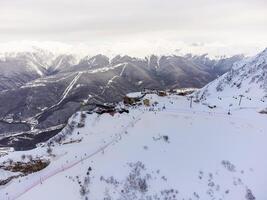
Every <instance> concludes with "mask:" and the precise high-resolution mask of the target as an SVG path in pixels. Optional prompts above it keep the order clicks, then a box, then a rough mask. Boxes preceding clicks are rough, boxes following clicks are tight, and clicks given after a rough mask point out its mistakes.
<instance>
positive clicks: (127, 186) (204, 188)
mask: <svg viewBox="0 0 267 200" xmlns="http://www.w3.org/2000/svg"><path fill="white" fill-rule="evenodd" d="M266 52H267V51H264V52H262V53H261V54H259V55H258V56H256V57H254V59H252V60H249V61H248V60H244V61H242V64H236V67H234V68H233V69H232V70H231V71H230V72H229V73H226V74H225V75H223V76H222V77H220V78H218V79H216V80H215V81H213V82H211V83H210V84H208V85H207V86H205V87H204V88H202V89H200V90H198V91H196V92H195V93H194V94H193V95H192V97H193V100H194V101H193V102H192V107H190V98H189V97H182V96H177V95H168V96H165V97H160V96H157V95H156V94H147V95H146V97H145V98H146V99H149V102H150V106H145V105H140V106H132V107H125V106H124V105H123V104H122V103H120V104H118V105H117V108H118V109H121V108H125V109H128V110H129V113H122V114H119V113H115V114H112V115H110V114H102V115H98V114H96V113H93V114H89V113H88V114H87V113H86V112H78V113H75V114H74V115H73V116H72V117H71V118H70V119H69V123H68V126H66V127H65V128H64V129H63V130H62V132H61V133H59V134H58V135H57V136H55V137H54V138H52V139H50V140H49V141H48V142H47V143H44V144H40V145H38V147H37V148H36V149H33V150H31V151H25V152H8V155H6V156H3V157H1V158H0V163H2V162H4V161H7V159H9V158H11V159H13V160H15V161H20V160H21V156H22V154H25V155H32V156H33V157H41V158H46V159H50V161H51V163H50V165H49V166H48V167H46V168H45V169H43V170H41V171H39V172H37V173H33V174H30V175H27V176H25V177H20V178H17V179H15V180H12V181H11V182H10V183H9V184H7V185H5V186H1V188H0V199H9V200H17V199H18V200H31V199H38V200H46V199H51V200H58V199H65V200H80V199H84V200H87V199H94V200H103V199H104V200H109V199H114V200H122V199H124V200H125V199H140V200H141V199H146V200H165V199H169V200H176V199H191V200H198V199H204V200H222V199H224V200H237V199H238V200H254V199H257V200H266V199H267V193H266V189H265V186H266V184H267V182H266V180H267V160H266V152H267V145H266V142H267V135H266V134H267V123H266V116H267V115H266V114H260V112H259V111H262V110H263V109H266V108H267V105H266V102H265V101H266V94H267V93H266V91H267V90H266V88H267V87H266V74H267V72H266V69H267V67H266V58H267V55H266V54H267V53H266ZM238 65H240V66H238ZM125 66H126V65H124V67H125ZM116 67H123V65H121V64H120V65H117V66H116V65H115V66H113V68H116ZM124 67H123V68H122V73H123V70H124ZM110 69H111V67H109V68H103V69H97V71H105V70H110ZM88 72H89V73H94V72H95V70H91V71H88ZM117 77H118V76H114V77H113V78H111V79H110V80H109V81H108V82H107V85H106V86H105V87H104V88H103V92H104V91H105V90H106V89H108V87H109V85H110V84H112V82H113V81H114V79H115V78H117ZM78 78H79V74H77V76H76V77H75V78H74V79H73V81H72V82H71V84H70V85H69V87H68V88H67V89H66V92H65V93H64V95H63V98H64V96H66V95H67V94H68V91H69V90H70V89H71V88H72V87H73V86H74V85H75V83H76V81H77V79H78ZM241 95H242V96H241ZM127 96H129V97H140V96H141V93H140V92H137V93H131V94H128V95H127ZM141 102H142V101H141ZM83 125H84V126H83ZM71 127H74V128H73V129H72V128H71ZM50 143H51V144H53V145H52V148H53V151H52V154H53V155H49V154H48V153H47V148H48V144H50ZM0 173H1V176H0V178H8V177H10V176H12V174H9V173H6V172H0Z"/></svg>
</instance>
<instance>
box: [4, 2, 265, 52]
mask: <svg viewBox="0 0 267 200" xmlns="http://www.w3.org/2000/svg"><path fill="white" fill-rule="evenodd" d="M0 13H1V15H0V42H2V43H3V42H4V43H6V42H11V41H21V40H28V41H43V42H44V41H59V42H62V43H68V44H76V43H84V44H86V45H89V46H90V45H94V48H97V49H101V48H103V47H105V46H112V45H111V44H113V46H117V47H118V48H121V46H123V45H122V44H125V43H127V45H125V46H128V48H129V49H134V48H137V47H136V44H139V49H140V48H143V49H148V50H149V47H148V46H146V45H152V46H151V48H152V47H153V48H154V49H155V48H156V47H155V44H157V46H160V47H157V48H163V49H165V46H168V47H169V46H172V44H175V45H176V47H175V49H177V48H180V47H179V46H177V44H179V43H181V42H182V43H185V44H187V45H186V46H190V45H189V44H191V48H196V47H199V48H200V46H203V45H201V44H206V43H209V44H214V43H223V44H234V43H236V45H239V44H243V45H246V46H254V47H253V48H255V47H258V46H259V44H260V45H262V46H263V45H266V42H265V41H266V35H267V26H266V24H267V3H266V0H224V1H217V0H187V1H185V0H165V1H162V0H108V1H107V0H12V1H7V0H0ZM251 43H253V44H254V45H251ZM118 44H120V45H118ZM204 46H205V45H204ZM112 49H113V48H112ZM121 49H122V48H121Z"/></svg>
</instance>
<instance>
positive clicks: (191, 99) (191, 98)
mask: <svg viewBox="0 0 267 200" xmlns="http://www.w3.org/2000/svg"><path fill="white" fill-rule="evenodd" d="M189 98H190V108H192V102H193V96H190V97H189Z"/></svg>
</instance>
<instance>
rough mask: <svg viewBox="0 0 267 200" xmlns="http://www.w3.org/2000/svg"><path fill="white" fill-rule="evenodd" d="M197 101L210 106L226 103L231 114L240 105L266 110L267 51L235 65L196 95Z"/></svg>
mask: <svg viewBox="0 0 267 200" xmlns="http://www.w3.org/2000/svg"><path fill="white" fill-rule="evenodd" d="M195 97H196V99H197V100H200V101H202V102H206V103H208V104H210V105H216V104H218V103H219V102H224V104H225V106H226V107H228V108H229V109H230V110H231V108H232V106H233V104H236V103H238V104H240V106H241V107H244V108H255V107H257V106H258V105H261V107H262V109H265V108H266V107H267V106H266V103H265V102H266V100H267V99H266V98H267V49H265V50H264V51H263V52H261V53H259V54H258V55H256V56H254V57H252V58H248V59H244V60H242V61H240V62H237V63H235V64H234V66H233V68H232V69H231V70H230V71H229V72H227V73H225V74H224V75H223V76H221V77H220V78H218V79H216V80H214V81H212V82H211V83H209V84H208V85H207V86H205V87H204V88H202V89H201V90H199V91H198V92H196V94H195Z"/></svg>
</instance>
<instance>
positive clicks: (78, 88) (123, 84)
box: [0, 49, 242, 149]
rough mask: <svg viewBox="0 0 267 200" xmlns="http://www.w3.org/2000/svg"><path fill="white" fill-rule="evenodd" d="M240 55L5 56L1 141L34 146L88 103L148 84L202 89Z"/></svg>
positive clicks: (38, 51)
mask: <svg viewBox="0 0 267 200" xmlns="http://www.w3.org/2000/svg"><path fill="white" fill-rule="evenodd" d="M241 58H242V57H241V56H235V57H232V58H223V59H222V60H216V61H215V60H213V61H212V60H211V59H209V58H208V57H207V56H201V57H196V56H193V57H192V56H191V57H189V56H186V57H181V56H176V55H171V56H156V55H151V56H148V57H146V58H135V57H130V56H127V55H126V56H119V55H118V56H115V57H114V58H108V57H107V56H105V55H96V56H86V57H84V58H82V59H77V57H76V56H74V55H64V54H62V55H56V54H53V53H51V52H49V51H44V50H41V49H36V50H35V51H31V52H21V53H16V54H5V55H4V56H2V58H1V61H0V69H1V71H0V93H1V95H0V102H1V104H0V135H1V137H0V145H2V146H6V145H9V146H13V147H15V148H19V149H26V148H27V149H28V148H33V147H34V146H35V144H36V143H38V142H40V141H42V140H44V139H48V138H49V137H52V136H53V135H55V134H56V133H57V132H59V131H60V130H61V129H62V127H63V126H64V125H65V124H66V123H67V120H68V119H69V117H70V116H72V115H73V113H75V112H76V111H77V110H79V108H80V106H81V104H82V103H83V102H85V101H86V102H87V101H89V102H90V103H91V104H93V103H96V102H98V103H104V102H118V101H120V100H121V98H122V97H123V96H124V95H125V94H127V93H129V92H134V91H141V90H142V89H144V88H151V89H163V90H165V89H176V88H184V87H197V88H199V87H202V86H204V85H205V84H207V83H208V82H210V81H212V80H214V79H215V78H216V77H217V76H218V75H221V74H222V73H224V72H226V71H227V70H228V69H229V68H231V66H232V65H233V63H234V62H235V61H238V60H240V59H241ZM226 63H227V64H226ZM226 65H227V67H225V66H226ZM18 135H20V136H19V137H18ZM22 135H23V136H26V135H27V137H22ZM37 135H38V137H37ZM14 137H15V138H14Z"/></svg>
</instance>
